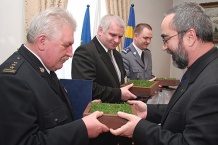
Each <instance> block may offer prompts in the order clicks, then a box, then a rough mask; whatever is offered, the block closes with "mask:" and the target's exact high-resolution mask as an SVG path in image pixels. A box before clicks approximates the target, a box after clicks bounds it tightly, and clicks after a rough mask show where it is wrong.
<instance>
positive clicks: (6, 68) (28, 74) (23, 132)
mask: <svg viewBox="0 0 218 145" xmlns="http://www.w3.org/2000/svg"><path fill="white" fill-rule="evenodd" d="M0 84H1V85H0V92H1V95H0V114H1V119H0V144H1V145H33V144H40V145H81V144H88V134H87V129H86V127H85V124H84V123H83V121H82V120H78V121H75V122H72V121H73V116H72V110H71V105H70V102H69V100H68V97H67V96H66V94H65V91H64V90H63V88H61V90H58V88H57V86H55V84H54V82H53V80H52V79H51V77H50V75H49V74H48V73H47V71H46V70H45V68H44V67H43V65H42V64H41V62H40V61H39V60H38V59H37V58H36V57H35V56H34V55H33V54H32V53H31V52H30V51H28V50H27V49H26V48H25V47H24V46H23V45H22V46H21V47H20V49H19V50H18V52H15V53H14V54H13V55H12V56H11V57H9V58H8V59H7V60H6V61H5V62H4V63H3V64H2V65H1V67H0Z"/></svg>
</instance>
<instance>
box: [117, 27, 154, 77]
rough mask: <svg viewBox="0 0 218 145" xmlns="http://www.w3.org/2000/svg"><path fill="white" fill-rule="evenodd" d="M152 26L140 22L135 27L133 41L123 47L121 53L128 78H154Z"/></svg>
mask: <svg viewBox="0 0 218 145" xmlns="http://www.w3.org/2000/svg"><path fill="white" fill-rule="evenodd" d="M151 38H152V27H151V26H150V25H149V24H146V23H140V24H138V25H137V26H136V27H135V29H134V36H133V43H132V44H130V45H129V46H128V47H127V48H125V49H123V50H122V52H121V55H122V57H123V61H124V67H125V70H126V74H127V80H151V79H152V80H154V79H155V76H154V75H153V74H152V59H151V51H150V50H149V49H148V48H147V47H148V45H149V44H150V43H151Z"/></svg>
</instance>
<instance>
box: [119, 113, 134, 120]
mask: <svg viewBox="0 0 218 145" xmlns="http://www.w3.org/2000/svg"><path fill="white" fill-rule="evenodd" d="M117 115H118V116H119V117H121V118H124V119H127V120H130V119H131V117H130V116H131V114H128V113H124V112H118V113H117Z"/></svg>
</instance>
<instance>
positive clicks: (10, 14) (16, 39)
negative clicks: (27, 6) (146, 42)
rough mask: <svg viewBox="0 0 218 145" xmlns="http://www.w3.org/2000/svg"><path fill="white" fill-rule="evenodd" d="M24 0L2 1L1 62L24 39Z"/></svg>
mask: <svg viewBox="0 0 218 145" xmlns="http://www.w3.org/2000/svg"><path fill="white" fill-rule="evenodd" d="M23 9H24V6H23V0H1V1H0V19H1V23H0V26H1V27H0V32H1V33H0V56H1V57H0V64H1V63H2V62H3V61H4V60H5V59H6V58H8V57H9V56H10V55H11V54H12V53H13V52H14V51H16V49H17V48H19V47H20V45H21V44H22V43H23V41H24V36H23V35H24V21H23V20H24V15H23V14H24V12H23Z"/></svg>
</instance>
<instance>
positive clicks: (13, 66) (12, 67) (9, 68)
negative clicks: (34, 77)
mask: <svg viewBox="0 0 218 145" xmlns="http://www.w3.org/2000/svg"><path fill="white" fill-rule="evenodd" d="M22 63H23V60H22V59H21V58H20V57H17V58H16V59H15V60H13V61H11V63H7V64H6V65H5V67H4V68H3V69H2V72H3V73H10V74H15V73H16V71H17V70H18V69H19V67H20V66H21V64H22Z"/></svg>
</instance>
